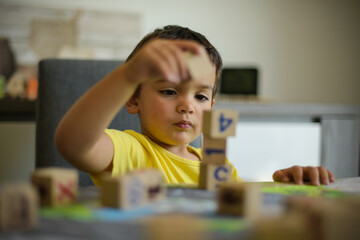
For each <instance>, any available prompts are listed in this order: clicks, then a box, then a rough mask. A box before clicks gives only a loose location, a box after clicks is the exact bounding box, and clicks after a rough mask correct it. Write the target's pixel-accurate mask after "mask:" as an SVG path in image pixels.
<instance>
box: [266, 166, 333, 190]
mask: <svg viewBox="0 0 360 240" xmlns="http://www.w3.org/2000/svg"><path fill="white" fill-rule="evenodd" d="M273 179H274V181H276V182H291V181H293V182H295V183H296V184H300V185H301V184H303V183H304V181H310V182H311V184H312V185H315V186H318V185H320V183H322V184H325V185H327V184H329V183H330V182H335V177H334V175H333V174H332V172H330V171H329V170H327V169H326V168H324V167H301V166H293V167H290V168H285V169H281V170H277V171H276V172H274V174H273Z"/></svg>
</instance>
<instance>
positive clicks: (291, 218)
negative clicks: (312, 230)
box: [251, 214, 312, 240]
mask: <svg viewBox="0 0 360 240" xmlns="http://www.w3.org/2000/svg"><path fill="white" fill-rule="evenodd" d="M252 229H253V230H252V235H253V236H252V238H251V239H254V240H279V239H292V240H303V239H312V238H310V236H309V233H308V232H307V230H306V228H304V219H303V218H302V217H301V216H299V215H297V214H286V215H282V216H278V217H272V218H261V219H259V220H258V221H256V222H255V223H254V224H253V225H252Z"/></svg>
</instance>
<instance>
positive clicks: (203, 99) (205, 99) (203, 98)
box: [195, 94, 209, 101]
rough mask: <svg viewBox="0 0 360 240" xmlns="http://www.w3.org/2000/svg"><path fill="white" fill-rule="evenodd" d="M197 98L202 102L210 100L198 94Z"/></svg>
mask: <svg viewBox="0 0 360 240" xmlns="http://www.w3.org/2000/svg"><path fill="white" fill-rule="evenodd" d="M195 98H196V99H198V100H200V101H207V100H209V98H208V97H207V96H205V95H201V94H198V95H195Z"/></svg>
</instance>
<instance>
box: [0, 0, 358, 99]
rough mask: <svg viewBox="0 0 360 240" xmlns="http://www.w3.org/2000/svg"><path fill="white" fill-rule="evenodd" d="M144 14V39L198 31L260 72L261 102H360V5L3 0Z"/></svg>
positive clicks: (340, 1)
mask: <svg viewBox="0 0 360 240" xmlns="http://www.w3.org/2000/svg"><path fill="white" fill-rule="evenodd" d="M2 2H10V3H20V4H23V5H42V6H53V7H65V8H79V9H83V8H86V9H103V10H113V11H115V10H116V11H130V12H136V13H141V14H143V16H144V17H143V33H144V34H145V33H147V32H149V31H152V30H153V29H154V28H156V27H160V26H164V25H167V24H179V25H183V26H188V27H190V28H192V29H194V30H197V31H199V32H201V33H203V34H204V35H205V36H207V37H208V39H209V40H210V41H211V42H212V43H213V44H214V45H215V46H216V47H217V48H218V50H219V51H220V53H221V54H222V56H223V59H224V63H225V65H226V66H229V65H233V66H249V65H251V66H257V67H258V68H259V69H260V71H261V84H260V89H259V90H260V93H261V96H262V97H264V98H267V99H273V100H276V101H301V102H331V103H347V104H360V94H359V93H358V92H359V90H360V81H359V80H360V79H359V78H360V77H359V76H360V44H359V42H360V27H359V22H360V14H359V12H360V1H356V0H318V1H313V0H290V1H289V0H223V1H218V0H197V1H194V0H182V1H166V0H152V1H147V0H132V1H124V0H103V1H97V0H77V1H73V0H63V1H57V0H2Z"/></svg>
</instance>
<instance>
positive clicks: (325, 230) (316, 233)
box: [286, 197, 360, 240]
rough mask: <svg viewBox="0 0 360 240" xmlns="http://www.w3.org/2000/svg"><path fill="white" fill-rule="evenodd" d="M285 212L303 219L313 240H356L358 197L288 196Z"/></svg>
mask: <svg viewBox="0 0 360 240" xmlns="http://www.w3.org/2000/svg"><path fill="white" fill-rule="evenodd" d="M286 206H287V210H288V211H289V212H295V213H297V214H298V215H301V216H302V217H303V218H304V219H305V224H304V225H305V227H306V228H307V232H309V234H310V235H311V236H312V238H313V239H327V240H328V239H329V240H335V239H360V229H359V224H360V198H358V197H354V198H351V197H347V198H340V199H330V198H309V197H291V198H288V199H287V202H286Z"/></svg>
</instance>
